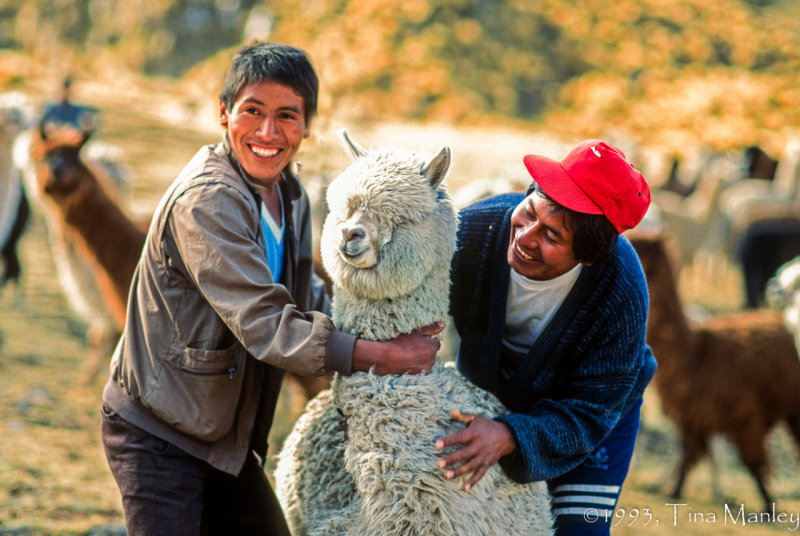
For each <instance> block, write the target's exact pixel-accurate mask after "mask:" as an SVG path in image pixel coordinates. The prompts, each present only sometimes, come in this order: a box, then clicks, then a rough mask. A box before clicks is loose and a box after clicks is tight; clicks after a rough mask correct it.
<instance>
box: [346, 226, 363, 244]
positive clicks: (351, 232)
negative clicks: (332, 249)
mask: <svg viewBox="0 0 800 536" xmlns="http://www.w3.org/2000/svg"><path fill="white" fill-rule="evenodd" d="M342 236H343V237H344V239H345V240H346V241H347V242H350V241H351V240H357V239H361V238H364V237H365V236H367V233H366V231H364V229H362V228H361V227H345V228H343V229H342Z"/></svg>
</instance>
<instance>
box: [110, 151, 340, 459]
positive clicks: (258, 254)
mask: <svg viewBox="0 0 800 536" xmlns="http://www.w3.org/2000/svg"><path fill="white" fill-rule="evenodd" d="M226 145H227V144H224V143H223V144H220V145H217V146H207V147H204V148H202V149H201V150H200V151H198V153H197V154H196V155H195V156H194V158H193V159H192V160H191V161H190V162H189V164H188V165H187V166H186V167H185V168H184V170H183V171H182V172H181V174H180V176H179V177H178V178H177V179H176V180H175V182H174V183H173V184H172V186H171V187H170V188H169V190H168V191H167V193H166V194H165V195H164V197H163V198H162V200H161V202H160V203H159V205H158V207H157V209H156V212H155V214H154V216H153V220H152V222H151V225H150V230H149V232H148V236H147V241H146V243H145V246H144V250H143V252H142V256H141V259H140V261H139V264H138V266H137V268H136V272H135V274H134V278H133V282H132V285H131V291H130V296H129V299H128V311H127V324H126V328H125V331H124V333H123V334H122V337H121V339H120V341H119V344H118V346H117V349H116V350H115V352H114V355H113V358H112V362H111V375H110V378H109V381H108V383H107V385H106V387H105V389H104V392H103V400H104V402H105V403H106V404H107V405H108V406H110V407H111V409H113V410H114V411H116V412H117V413H118V414H119V415H120V416H121V417H122V418H124V419H126V420H127V421H129V422H131V423H133V424H135V425H136V426H139V427H140V428H143V429H145V430H147V431H149V432H150V433H152V434H153V435H156V436H159V437H161V438H162V439H165V440H167V441H169V442H171V443H174V444H176V445H177V446H179V447H181V448H182V449H183V450H185V451H187V452H189V453H190V454H192V455H195V456H197V457H199V458H201V459H204V460H206V461H208V462H209V463H210V464H211V465H213V466H215V467H217V468H219V469H221V470H223V471H227V472H229V473H232V474H238V472H239V470H240V469H241V466H242V464H243V463H244V459H245V455H246V453H247V451H248V450H249V449H250V448H253V449H255V450H256V451H257V452H258V453H259V454H260V455H261V456H264V455H265V453H266V436H267V434H268V432H269V428H270V426H271V422H272V415H273V412H274V409H275V403H276V400H277V396H278V392H279V391H280V383H281V380H282V378H283V373H284V370H289V371H292V372H297V373H300V374H306V375H319V374H323V373H325V372H327V371H328V370H338V371H340V372H343V373H349V372H350V370H349V367H350V364H351V362H352V351H353V345H354V342H355V339H354V338H353V337H352V336H351V335H347V334H344V333H342V332H339V331H336V330H335V329H334V327H333V323H332V322H331V320H330V318H329V317H328V316H326V315H325V314H323V313H322V312H316V311H323V312H325V313H328V312H329V311H330V301H329V300H328V298H327V296H326V294H325V289H324V285H323V284H322V282H321V280H319V279H318V278H316V276H315V275H314V274H313V261H312V250H311V228H310V227H311V218H310V212H309V201H308V196H307V195H306V193H305V191H304V190H303V188H302V186H301V185H300V183H299V182H298V181H297V180H296V179H295V178H294V177H293V176H291V174H285V176H284V177H283V182H282V192H283V194H284V196H283V197H284V215H285V218H284V221H285V222H286V235H285V239H284V240H285V248H286V249H285V254H284V268H283V272H284V276H283V277H284V285H280V284H276V283H275V282H274V281H273V280H272V274H271V272H270V270H269V268H268V265H267V259H266V249H265V246H264V236H263V232H262V226H261V220H260V218H261V216H260V206H261V204H260V202H259V201H258V199H259V198H258V196H257V193H256V192H255V189H254V188H253V186H252V183H251V182H250V181H249V180H248V179H247V178H245V177H244V176H243V175H242V174H241V173H239V172H238V171H237V170H238V169H241V168H240V166H238V163H236V162H235V160H233V159H232V158H230V157H229V156H228V154H227V150H226V148H225V147H226ZM309 311H311V312H309Z"/></svg>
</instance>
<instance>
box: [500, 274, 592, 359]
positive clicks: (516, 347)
mask: <svg viewBox="0 0 800 536" xmlns="http://www.w3.org/2000/svg"><path fill="white" fill-rule="evenodd" d="M581 267H583V265H582V264H578V265H577V266H575V268H573V269H572V270H570V271H569V272H567V273H565V274H562V275H560V276H558V277H556V278H555V279H550V280H547V281H534V280H533V279H528V278H527V277H525V276H524V275H522V274H519V273H517V272H516V271H514V270H513V269H512V270H511V276H510V278H509V282H508V297H507V298H506V326H505V331H504V332H503V345H504V346H505V347H506V348H508V349H509V350H511V351H513V352H515V353H517V354H526V353H528V350H529V349H530V347H531V346H533V343H534V342H536V339H537V338H538V337H539V334H540V333H541V332H542V330H543V329H544V328H545V326H546V325H547V323H548V322H549V321H550V319H551V318H552V317H553V315H554V314H555V312H556V311H557V310H558V308H559V307H560V306H561V303H562V302H563V301H564V298H566V297H567V294H569V291H570V290H571V289H572V286H573V285H574V284H575V281H577V279H578V276H579V275H580V273H581Z"/></svg>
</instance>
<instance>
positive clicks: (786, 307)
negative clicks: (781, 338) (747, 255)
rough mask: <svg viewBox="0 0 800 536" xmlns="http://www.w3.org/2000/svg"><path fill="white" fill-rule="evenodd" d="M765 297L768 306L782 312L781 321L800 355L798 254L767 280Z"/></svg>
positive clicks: (799, 268)
mask: <svg viewBox="0 0 800 536" xmlns="http://www.w3.org/2000/svg"><path fill="white" fill-rule="evenodd" d="M766 299H767V304H769V306H770V307H773V308H775V309H778V310H781V311H782V312H783V323H784V324H786V328H787V329H788V330H789V332H790V333H791V334H792V335H793V336H794V344H795V347H796V348H797V354H798V356H800V256H798V257H795V258H794V259H792V260H790V261H789V262H787V263H785V264H783V265H782V266H781V267H780V268H778V271H777V272H775V275H774V276H773V277H772V278H771V279H770V280H769V281H768V282H767V291H766Z"/></svg>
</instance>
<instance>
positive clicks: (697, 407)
mask: <svg viewBox="0 0 800 536" xmlns="http://www.w3.org/2000/svg"><path fill="white" fill-rule="evenodd" d="M631 242H632V243H633V246H634V248H636V251H637V253H638V254H639V257H640V259H641V261H642V266H643V267H644V272H645V275H646V277H647V284H648V289H649V291H650V311H649V317H648V322H647V342H648V344H649V345H650V346H651V348H652V349H653V353H654V355H655V357H656V360H657V361H658V370H657V372H656V375H655V378H654V384H655V387H656V390H657V391H658V393H659V395H660V398H661V402H662V406H663V409H664V413H665V414H666V415H667V416H668V417H670V418H671V419H672V420H673V421H674V422H675V424H676V425H677V427H678V431H679V433H680V441H681V448H682V458H681V461H680V465H679V467H678V477H677V482H676V484H675V488H674V489H673V491H672V495H673V496H674V497H679V496H680V494H681V490H682V487H683V484H684V482H685V480H686V475H687V473H688V472H689V470H690V469H691V468H692V467H693V466H694V465H695V464H696V463H697V461H698V460H699V459H700V458H702V457H703V456H705V455H707V454H708V449H709V440H710V439H711V437H712V436H714V435H715V434H719V435H722V436H724V437H725V438H727V439H728V440H729V441H731V442H732V443H733V444H734V445H735V446H736V447H737V449H738V451H739V456H740V458H741V460H742V462H743V463H744V465H745V466H746V467H747V469H748V470H749V471H750V474H751V475H752V476H753V478H754V479H755V480H756V482H757V484H758V488H759V491H760V493H761V496H762V497H763V499H764V502H765V504H766V508H771V506H772V503H773V499H772V496H771V495H770V493H769V491H768V489H767V486H766V476H767V472H768V469H769V460H768V453H767V449H766V445H765V439H766V436H767V434H768V433H769V432H770V431H771V430H772V429H773V428H774V426H775V425H776V424H777V423H779V422H782V421H785V422H786V423H787V425H788V427H789V430H790V431H791V433H792V435H793V436H794V438H795V440H796V441H797V443H798V444H800V388H798V386H800V360H798V356H797V352H796V350H795V345H794V339H793V337H792V335H791V334H790V333H789V332H788V330H787V329H786V327H785V326H784V324H783V320H782V318H781V316H780V313H778V312H776V311H771V310H755V311H747V312H741V313H733V314H728V315H719V316H716V317H713V318H711V319H709V320H707V321H704V322H703V323H702V324H701V325H696V326H695V325H692V324H691V323H690V322H689V320H688V319H687V318H686V316H685V315H684V312H683V308H682V304H681V301H680V298H679V296H678V291H677V288H676V280H675V276H674V274H673V270H672V267H671V265H670V260H669V257H668V254H667V251H666V248H665V245H664V240H663V239H662V237H661V236H660V235H659V236H632V237H631Z"/></svg>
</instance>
